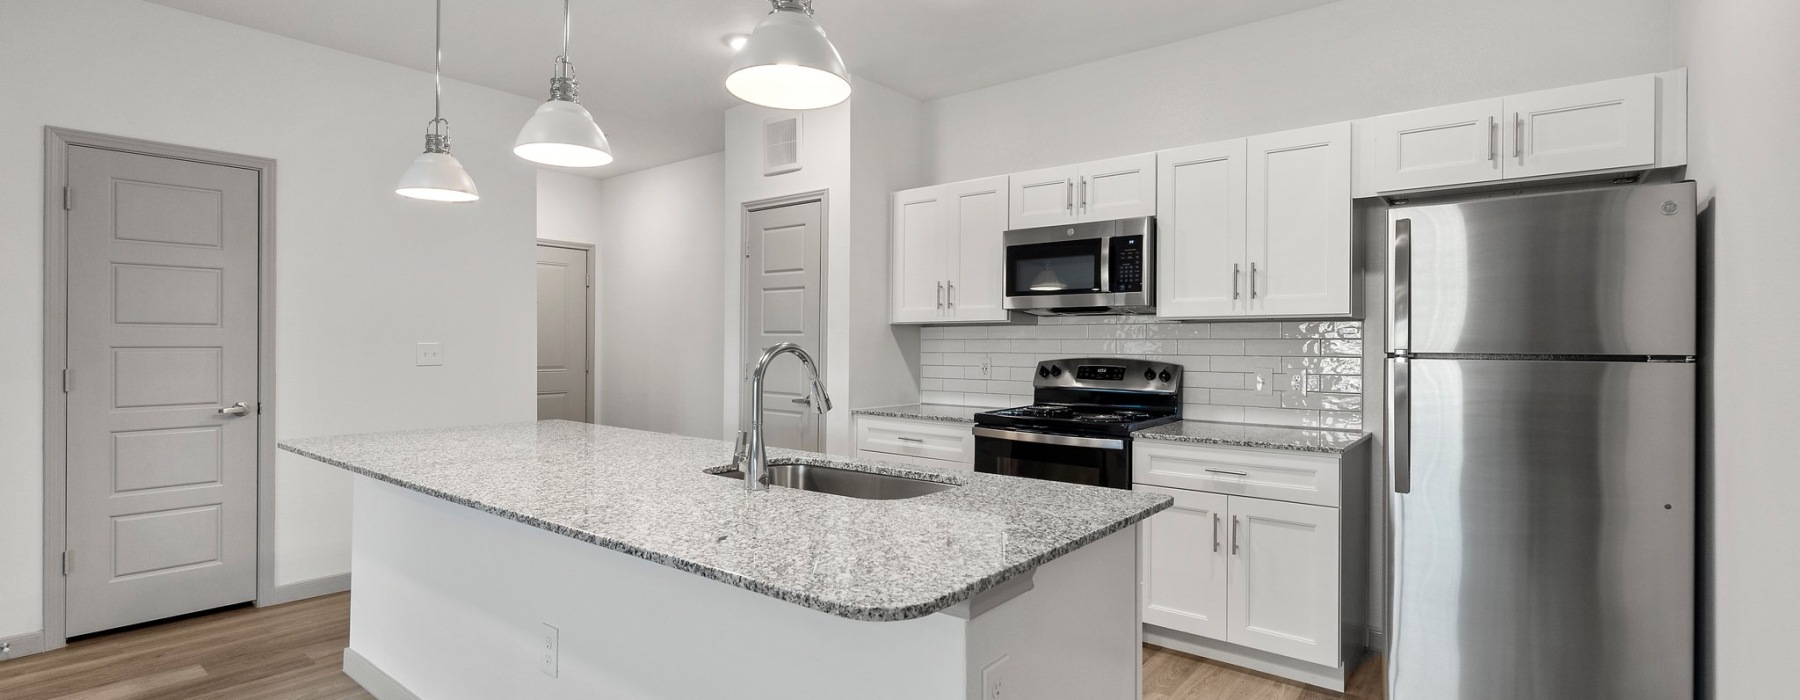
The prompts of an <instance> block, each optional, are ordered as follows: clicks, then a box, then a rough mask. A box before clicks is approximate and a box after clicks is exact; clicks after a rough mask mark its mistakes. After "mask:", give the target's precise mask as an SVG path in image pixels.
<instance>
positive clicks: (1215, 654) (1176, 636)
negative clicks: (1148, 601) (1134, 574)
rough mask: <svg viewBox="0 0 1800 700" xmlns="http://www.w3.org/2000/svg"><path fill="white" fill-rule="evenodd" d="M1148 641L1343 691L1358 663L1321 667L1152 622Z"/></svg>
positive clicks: (1203, 656) (1147, 627)
mask: <svg viewBox="0 0 1800 700" xmlns="http://www.w3.org/2000/svg"><path fill="white" fill-rule="evenodd" d="M1144 643H1146V644H1152V645H1155V646H1159V647H1162V648H1164V649H1173V650H1175V651H1179V652H1184V653H1188V654H1193V655H1194V656H1199V657H1202V658H1207V659H1212V660H1214V661H1221V662H1224V663H1228V664H1231V665H1233V666H1239V667H1242V668H1247V669H1250V670H1252V671H1260V672H1262V673H1267V674H1270V675H1274V676H1280V677H1282V678H1286V679H1288V680H1292V681H1299V682H1301V683H1305V684H1307V685H1312V686H1317V687H1320V688H1324V689H1326V690H1330V691H1334V692H1339V693H1341V692H1344V686H1345V682H1346V681H1348V680H1349V678H1350V672H1351V671H1353V670H1355V664H1349V665H1344V666H1338V667H1335V668H1333V667H1330V666H1320V665H1318V664H1314V663H1309V662H1306V661H1301V660H1299V659H1290V658H1287V657H1285V656H1279V655H1276V654H1270V653H1268V652H1265V651H1259V650H1256V649H1251V648H1249V647H1244V646H1239V645H1236V644H1232V643H1230V642H1222V641H1219V640H1216V639H1207V638H1205V637H1200V636H1196V635H1192V634H1188V633H1186V632H1182V631H1179V630H1171V629H1166V628H1162V627H1158V626H1156V625H1150V624H1146V625H1144Z"/></svg>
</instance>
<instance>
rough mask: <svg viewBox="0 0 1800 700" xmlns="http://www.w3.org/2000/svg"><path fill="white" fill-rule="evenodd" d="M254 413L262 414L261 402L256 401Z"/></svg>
mask: <svg viewBox="0 0 1800 700" xmlns="http://www.w3.org/2000/svg"><path fill="white" fill-rule="evenodd" d="M256 415H259V416H260V415H262V402H261V401H258V402H256Z"/></svg>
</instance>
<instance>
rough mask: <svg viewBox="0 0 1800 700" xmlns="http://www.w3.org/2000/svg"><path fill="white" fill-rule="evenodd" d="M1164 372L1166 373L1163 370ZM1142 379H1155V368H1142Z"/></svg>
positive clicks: (1150, 380) (1149, 380)
mask: <svg viewBox="0 0 1800 700" xmlns="http://www.w3.org/2000/svg"><path fill="white" fill-rule="evenodd" d="M1164 374H1167V372H1165V373H1164ZM1144 381H1146V382H1154V381H1156V370H1153V369H1147V370H1144ZM1163 381H1168V380H1166V379H1165V380H1163Z"/></svg>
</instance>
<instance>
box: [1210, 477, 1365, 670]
mask: <svg viewBox="0 0 1800 700" xmlns="http://www.w3.org/2000/svg"><path fill="white" fill-rule="evenodd" d="M1227 509H1228V510H1229V511H1230V514H1231V518H1230V525H1229V527H1230V528H1231V533H1230V541H1231V550H1232V553H1231V565H1230V568H1231V574H1230V580H1231V584H1230V588H1231V595H1230V606H1229V612H1228V617H1229V618H1230V620H1231V631H1230V634H1229V641H1230V642H1231V643H1233V644H1241V645H1243V646H1247V647H1251V648H1254V649H1261V650H1263V651H1267V652H1270V653H1275V654H1281V655H1282V656H1288V657H1292V658H1296V659H1300V660H1302V661H1310V662H1312V663H1316V664H1321V665H1325V666H1336V665H1338V662H1339V661H1340V660H1341V659H1339V657H1340V656H1342V650H1341V649H1340V648H1339V645H1338V639H1339V635H1340V634H1341V631H1340V626H1339V621H1338V612H1339V611H1338V603H1339V598H1338V576H1339V571H1338V556H1339V552H1338V548H1339V541H1340V540H1339V536H1338V510H1337V509H1336V508H1325V507H1322V506H1308V505H1300V504H1297V503H1283V502H1281V501H1265V500H1262V499H1258V498H1240V497H1237V496H1231V497H1229V503H1228V505H1227Z"/></svg>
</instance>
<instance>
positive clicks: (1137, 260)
mask: <svg viewBox="0 0 1800 700" xmlns="http://www.w3.org/2000/svg"><path fill="white" fill-rule="evenodd" d="M1108 252H1110V253H1111V263H1112V264H1111V267H1112V270H1111V272H1112V275H1111V277H1112V280H1111V281H1112V290H1111V291H1113V292H1141V291H1144V237H1143V236H1120V237H1117V238H1113V239H1112V250H1111V251H1108Z"/></svg>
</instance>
